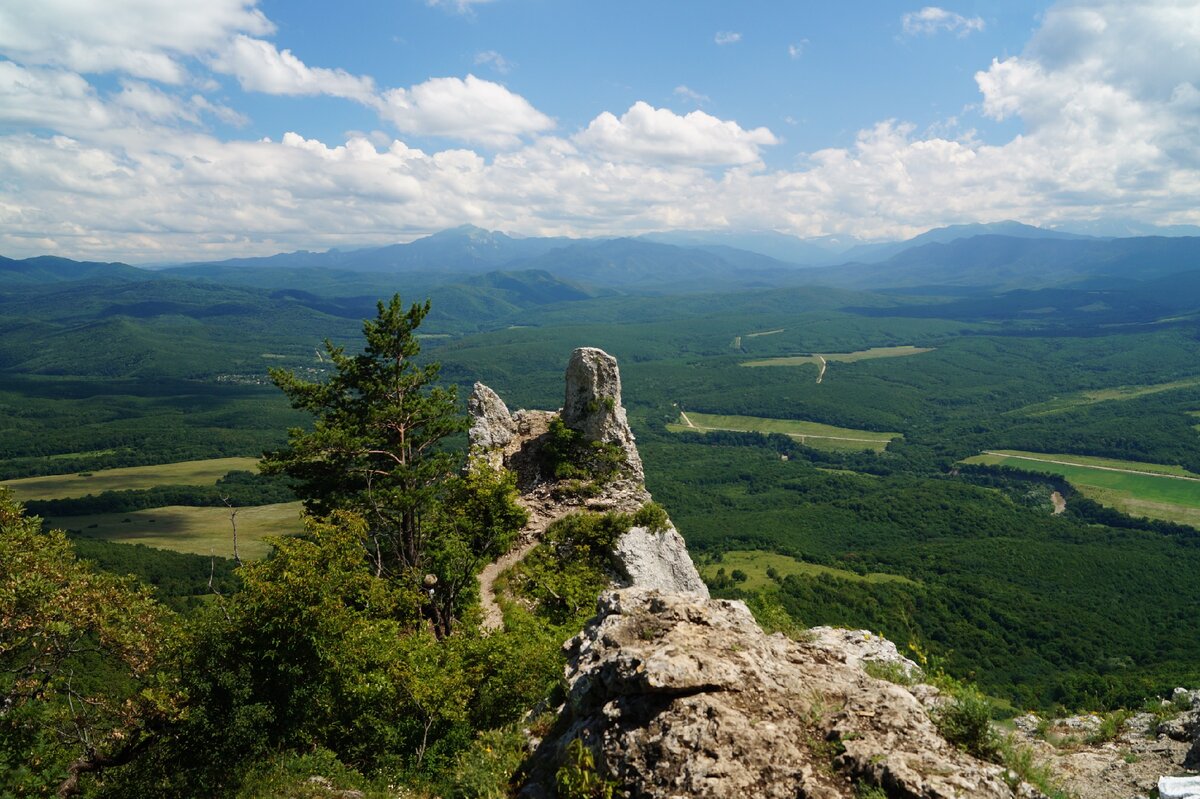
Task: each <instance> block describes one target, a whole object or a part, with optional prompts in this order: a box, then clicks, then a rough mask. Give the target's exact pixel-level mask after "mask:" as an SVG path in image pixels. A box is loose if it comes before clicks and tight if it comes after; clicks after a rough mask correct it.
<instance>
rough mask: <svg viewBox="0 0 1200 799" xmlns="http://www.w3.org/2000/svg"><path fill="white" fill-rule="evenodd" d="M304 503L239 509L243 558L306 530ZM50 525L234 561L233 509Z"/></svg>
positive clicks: (161, 511) (171, 509)
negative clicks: (280, 537)
mask: <svg viewBox="0 0 1200 799" xmlns="http://www.w3.org/2000/svg"><path fill="white" fill-rule="evenodd" d="M300 509H301V504H300V503H299V502H285V503H280V504H278V505H259V506H257V507H250V508H239V509H238V512H237V531H238V551H239V553H240V554H241V556H242V558H243V559H255V558H261V557H263V556H264V555H266V554H267V550H268V549H269V546H268V544H267V542H266V541H265V540H264V539H265V538H266V537H267V536H274V535H289V534H292V533H298V532H300V530H301V529H302V525H301V524H300ZM46 522H47V524H49V525H50V526H51V527H55V528H61V529H64V530H70V531H73V532H78V533H80V534H82V535H86V536H91V537H93V538H104V539H107V540H109V541H119V542H121V543H125V544H145V545H146V546H151V547H158V548H159V549H171V550H174V551H176V552H191V553H194V554H197V555H208V554H213V555H218V556H221V557H226V558H230V557H233V528H232V527H231V526H230V521H229V509H228V508H193V507H187V506H182V505H171V506H168V507H165V508H151V509H149V510H140V511H134V512H132V513H100V514H94V515H90V516H64V517H62V518H59V519H54V518H49V519H46Z"/></svg>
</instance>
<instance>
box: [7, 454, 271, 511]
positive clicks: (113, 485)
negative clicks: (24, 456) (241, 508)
mask: <svg viewBox="0 0 1200 799" xmlns="http://www.w3.org/2000/svg"><path fill="white" fill-rule="evenodd" d="M257 469H258V458H212V459H208V460H197V461H182V462H179V463H164V464H161V465H156V466H127V467H122V468H118V469H103V470H100V471H96V472H90V473H88V472H84V473H77V474H55V475H43V476H41V477H22V478H19V479H16V480H5V481H3V482H0V486H4V487H6V488H11V489H12V490H13V493H14V494H15V495H16V497H17V499H18V500H22V501H25V500H31V499H73V498H76V497H83V496H87V495H88V494H99V493H101V492H104V491H126V490H137V489H147V488H154V487H155V486H161V485H197V486H199V485H215V484H216V482H217V480H219V479H220V478H222V477H224V476H225V475H226V474H228V473H229V472H231V471H251V472H252V471H257Z"/></svg>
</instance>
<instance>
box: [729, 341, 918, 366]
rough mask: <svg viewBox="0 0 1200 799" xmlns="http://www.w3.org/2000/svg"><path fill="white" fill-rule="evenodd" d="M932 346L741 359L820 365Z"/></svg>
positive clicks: (770, 363)
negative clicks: (827, 362)
mask: <svg viewBox="0 0 1200 799" xmlns="http://www.w3.org/2000/svg"><path fill="white" fill-rule="evenodd" d="M932 351H933V347H913V346H910V345H904V346H900V347H872V348H871V349H869V350H857V351H855V352H821V353H816V352H814V353H813V354H811V355H786V356H783V357H780V358H762V359H759V360H756V361H742V364H741V365H742V366H803V365H804V364H807V363H813V364H817V365H818V366H820V360H819V359H821V358H824V359H825V360H826V361H838V362H840V363H854V362H855V361H869V360H871V359H873V358H902V357H904V356H907V355H920V354H921V353H923V352H932Z"/></svg>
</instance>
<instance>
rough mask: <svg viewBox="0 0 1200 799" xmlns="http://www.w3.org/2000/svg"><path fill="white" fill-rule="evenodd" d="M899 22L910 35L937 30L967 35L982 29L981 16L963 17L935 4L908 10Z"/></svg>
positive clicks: (928, 33) (933, 32) (927, 33)
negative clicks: (918, 9) (917, 9)
mask: <svg viewBox="0 0 1200 799" xmlns="http://www.w3.org/2000/svg"><path fill="white" fill-rule="evenodd" d="M901 24H903V26H904V32H905V33H907V34H909V35H910V36H915V35H916V34H925V35H927V36H928V35H932V34H935V33H938V32H939V31H947V32H949V33H953V34H956V35H957V36H968V35H970V34H971V33H972V32H974V31H981V30H983V29H984V22H983V17H964V16H963V15H962V14H957V13H955V12H953V11H947V10H946V9H944V8H938V7H937V6H925V7H924V8H922V9H921V10H920V11H910V12H908V13H907V14H905V15H904V17H903V18H902V20H901Z"/></svg>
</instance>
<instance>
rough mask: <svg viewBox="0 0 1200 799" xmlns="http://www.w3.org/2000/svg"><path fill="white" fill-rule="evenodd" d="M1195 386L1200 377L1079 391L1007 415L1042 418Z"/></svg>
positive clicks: (1198, 383) (1199, 383)
mask: <svg viewBox="0 0 1200 799" xmlns="http://www.w3.org/2000/svg"><path fill="white" fill-rule="evenodd" d="M1196 386H1200V377H1189V378H1186V379H1183V380H1173V381H1171V382H1169V383H1152V384H1150V385H1144V386H1114V387H1113V388H1099V389H1094V390H1091V391H1079V392H1076V393H1074V394H1068V395H1066V396H1065V397H1054V398H1053V399H1049V400H1046V401H1045V402H1037V403H1034V404H1033V405H1026V406H1024V407H1022V408H1017V409H1016V410H1013V411H1008V415H1013V414H1023V415H1026V416H1044V415H1047V414H1051V413H1059V412H1061V411H1065V410H1069V409H1071V408H1078V407H1080V406H1083V405H1095V404H1096V403H1098V402H1111V401H1120V400H1131V399H1137V398H1138V397H1145V396H1147V395H1150V394H1161V393H1162V392H1164V391H1175V390H1177V389H1181V388H1195V387H1196Z"/></svg>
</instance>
